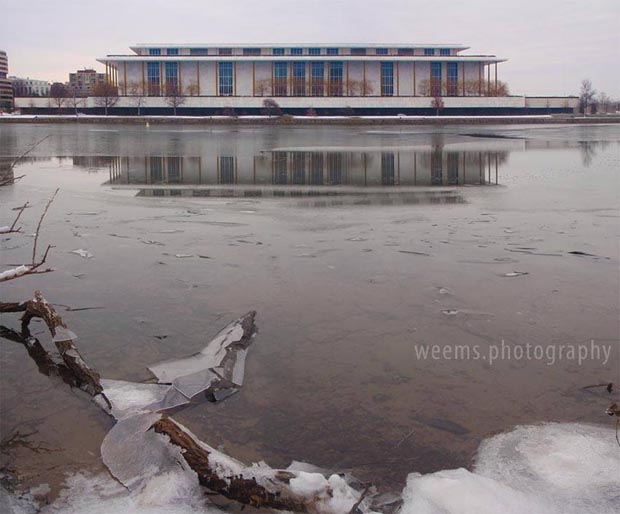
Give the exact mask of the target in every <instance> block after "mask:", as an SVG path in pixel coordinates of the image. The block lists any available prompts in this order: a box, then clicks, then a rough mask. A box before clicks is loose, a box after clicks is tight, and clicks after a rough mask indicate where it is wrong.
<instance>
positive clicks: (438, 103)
mask: <svg viewBox="0 0 620 514" xmlns="http://www.w3.org/2000/svg"><path fill="white" fill-rule="evenodd" d="M431 107H432V108H433V109H435V114H436V116H439V113H440V112H441V111H443V108H444V107H445V105H444V103H443V98H441V96H435V97H434V98H433V100H432V102H431Z"/></svg>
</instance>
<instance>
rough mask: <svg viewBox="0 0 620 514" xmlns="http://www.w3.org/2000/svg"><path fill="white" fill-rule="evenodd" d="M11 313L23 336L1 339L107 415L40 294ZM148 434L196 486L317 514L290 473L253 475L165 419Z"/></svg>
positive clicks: (96, 386) (96, 387) (4, 308)
mask: <svg viewBox="0 0 620 514" xmlns="http://www.w3.org/2000/svg"><path fill="white" fill-rule="evenodd" d="M10 312H23V313H24V314H23V316H22V318H21V322H22V327H21V329H22V331H21V333H18V332H16V331H14V330H12V329H10V328H7V327H4V326H0V337H3V338H5V339H8V340H11V341H15V342H17V343H20V344H23V345H24V346H25V347H26V350H27V351H28V354H29V355H30V357H31V358H32V359H33V360H34V361H35V362H36V364H37V366H38V368H39V371H40V372H41V373H43V374H45V375H48V376H51V377H59V378H61V379H62V380H63V381H64V382H65V383H67V384H69V385H70V386H71V387H78V388H80V389H82V390H83V391H85V392H87V393H88V394H89V395H91V396H93V397H95V399H96V398H97V397H99V398H103V399H104V400H105V404H106V405H105V406H104V405H101V404H100V402H96V403H97V404H98V405H100V407H102V408H103V409H104V410H105V411H106V412H107V413H108V414H110V413H111V410H112V405H111V403H110V401H109V399H108V398H107V397H106V396H105V392H104V389H103V387H102V385H101V382H100V377H99V373H97V372H96V371H95V370H94V369H92V368H91V367H90V366H89V365H88V364H87V363H86V362H85V361H84V359H83V358H82V356H81V355H80V353H79V351H78V349H77V348H76V346H75V344H74V343H75V339H76V336H75V335H74V334H73V333H72V332H71V331H70V330H68V328H67V325H66V324H65V323H64V322H63V320H62V318H61V317H60V316H59V314H58V313H57V312H56V310H55V309H54V307H53V305H51V304H50V303H48V302H47V301H46V300H45V298H44V297H43V295H42V294H41V292H40V291H36V292H35V294H34V297H33V298H32V299H30V300H27V301H24V302H20V303H8V302H0V313H10ZM34 318H39V319H41V320H43V321H44V323H45V324H46V326H47V328H48V330H49V332H50V334H51V335H52V338H53V340H54V343H55V345H56V347H57V349H58V352H59V353H60V356H61V357H62V362H56V360H54V358H53V357H52V356H51V354H50V353H49V352H48V351H46V350H45V348H44V347H43V346H42V345H41V343H40V342H39V341H38V340H37V339H36V338H35V337H33V336H32V335H31V333H30V330H29V324H30V322H31V321H32V319H34ZM243 320H244V323H243V329H244V332H248V333H249V334H252V333H254V331H255V327H254V313H253V312H252V313H250V315H246V316H245V317H244V318H243ZM250 325H251V326H250ZM106 406H107V409H106ZM151 429H152V430H153V431H155V432H156V433H159V434H163V435H166V436H167V437H168V438H169V440H170V444H172V445H174V446H177V447H178V448H180V449H181V453H182V456H183V458H184V459H185V461H186V462H187V465H188V466H189V467H190V468H191V469H192V470H193V471H194V472H195V473H196V474H197V476H198V480H199V482H200V484H201V485H203V486H204V487H206V488H207V489H209V490H211V491H213V492H215V493H217V494H220V495H222V496H224V497H226V498H228V499H230V500H234V501H237V502H239V503H240V504H242V505H247V506H252V507H255V508H258V509H277V510H285V511H289V512H299V513H317V512H321V509H320V508H319V507H318V505H317V504H316V501H315V499H310V498H307V497H302V496H300V495H298V494H296V493H295V492H293V490H292V488H291V486H290V484H289V482H290V480H291V479H293V478H295V477H296V476H297V475H296V473H294V472H289V471H286V470H277V469H271V468H267V469H266V470H264V471H261V472H260V473H259V474H258V475H257V474H256V473H255V472H253V471H252V468H249V467H245V466H244V465H242V464H241V463H237V462H236V461H234V459H230V457H227V456H225V455H224V454H222V453H220V452H218V451H217V450H214V449H212V448H210V447H209V446H208V445H206V444H204V443H203V442H201V441H199V440H198V439H197V438H195V437H194V436H193V434H191V433H190V432H189V431H188V430H187V429H184V428H183V427H182V426H181V425H179V424H178V423H177V422H175V421H174V420H172V419H171V418H168V417H163V418H161V419H160V420H158V421H157V422H155V424H154V425H153V426H152V427H151ZM222 460H229V461H231V462H234V463H235V465H233V466H232V467H230V468H228V469H226V466H221V465H218V462H219V463H221V461H222ZM235 467H239V469H235ZM257 476H258V480H257ZM259 482H260V483H259Z"/></svg>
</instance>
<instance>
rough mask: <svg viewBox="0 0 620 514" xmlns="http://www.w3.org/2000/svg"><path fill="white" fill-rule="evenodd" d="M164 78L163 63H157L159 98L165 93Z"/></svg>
mask: <svg viewBox="0 0 620 514" xmlns="http://www.w3.org/2000/svg"><path fill="white" fill-rule="evenodd" d="M164 78H165V77H164V62H163V61H161V62H160V63H159V96H163V94H164V91H165V89H164V87H165V84H164Z"/></svg>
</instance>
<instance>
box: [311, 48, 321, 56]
mask: <svg viewBox="0 0 620 514" xmlns="http://www.w3.org/2000/svg"><path fill="white" fill-rule="evenodd" d="M308 55H321V49H320V48H308Z"/></svg>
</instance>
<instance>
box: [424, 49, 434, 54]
mask: <svg viewBox="0 0 620 514" xmlns="http://www.w3.org/2000/svg"><path fill="white" fill-rule="evenodd" d="M424 55H435V49H434V48H425V49H424Z"/></svg>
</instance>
